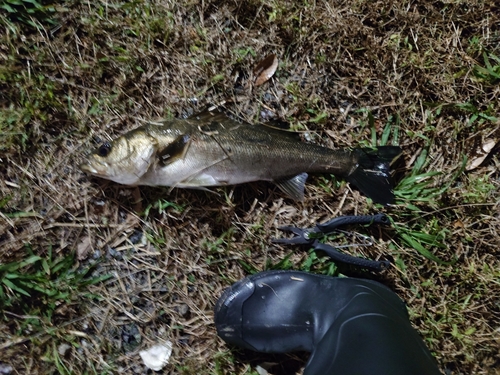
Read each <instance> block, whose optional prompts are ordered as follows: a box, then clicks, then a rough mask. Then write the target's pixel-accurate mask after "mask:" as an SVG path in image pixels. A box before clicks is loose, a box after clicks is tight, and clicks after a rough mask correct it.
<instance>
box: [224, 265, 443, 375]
mask: <svg viewBox="0 0 500 375" xmlns="http://www.w3.org/2000/svg"><path fill="white" fill-rule="evenodd" d="M215 325H216V327H217V333H218V335H219V336H220V337H221V338H222V339H223V340H224V341H226V342H227V343H228V344H231V345H236V346H239V347H242V348H246V349H251V350H254V351H258V352H266V353H287V352H292V351H299V350H300V351H308V352H311V356H310V358H309V360H308V362H307V364H306V366H305V369H304V375H330V374H340V375H350V374H352V375H364V374H366V375H379V374H380V375H390V374H395V375H396V374H397V375H412V374H414V375H434V374H440V372H439V370H438V368H437V364H436V362H435V360H434V358H433V357H432V355H431V354H430V352H429V350H428V349H427V347H426V346H425V344H424V342H423V341H422V339H421V338H420V336H419V335H418V333H417V331H416V330H415V329H413V328H412V326H411V325H410V321H409V319H408V312H407V310H406V306H405V304H404V303H403V301H402V300H401V299H400V298H399V297H398V296H397V295H396V294H395V293H394V292H392V291H391V290H390V289H388V288H387V287H385V286H384V285H382V284H380V283H378V282H375V281H371V280H364V279H356V278H339V277H329V276H321V275H314V274H310V273H305V272H298V271H266V272H261V273H258V274H255V275H253V276H250V277H247V278H245V279H243V280H241V281H239V282H237V283H235V284H234V285H233V286H231V287H230V288H228V289H227V290H226V291H225V292H224V294H223V295H222V296H221V298H220V299H219V301H218V302H217V304H216V306H215Z"/></svg>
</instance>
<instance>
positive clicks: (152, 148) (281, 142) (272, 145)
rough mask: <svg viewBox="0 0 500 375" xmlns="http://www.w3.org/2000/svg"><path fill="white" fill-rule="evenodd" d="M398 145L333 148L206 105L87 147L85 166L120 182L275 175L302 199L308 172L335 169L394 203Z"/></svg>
mask: <svg viewBox="0 0 500 375" xmlns="http://www.w3.org/2000/svg"><path fill="white" fill-rule="evenodd" d="M400 154H401V148H400V147H399V146H380V147H377V148H374V149H368V148H354V149H349V148H346V149H330V148H327V147H323V146H320V145H317V144H314V143H308V142H303V141H302V140H301V138H300V135H299V134H298V133H296V132H291V131H286V130H281V129H277V128H274V127H270V126H267V125H262V124H250V123H246V122H240V121H238V120H234V119H232V118H230V117H228V116H226V115H225V114H224V113H222V112H215V111H205V112H203V113H200V114H198V115H195V116H192V117H190V118H187V119H172V120H168V121H164V122H161V123H148V124H147V125H144V126H141V127H139V128H136V129H134V130H131V131H129V132H128V133H125V134H124V135H122V136H120V137H118V138H116V139H115V140H113V141H110V142H104V143H103V144H102V145H100V146H99V147H98V148H96V149H95V150H93V151H91V152H90V153H88V155H87V156H86V158H85V161H84V162H83V163H82V164H81V165H80V168H81V170H82V171H84V172H86V173H89V174H91V175H94V176H98V177H101V178H104V179H108V180H112V181H114V182H117V183H120V184H124V185H131V186H137V185H146V186H170V187H173V188H174V187H176V188H209V187H213V186H225V185H235V184H241V183H246V182H252V181H259V180H264V181H272V182H274V183H275V184H276V185H277V186H278V187H279V188H280V189H281V190H282V191H283V192H285V193H286V194H288V195H289V196H290V197H292V198H293V199H295V200H299V201H302V200H303V199H304V187H305V182H306V179H307V177H308V174H309V173H315V174H321V173H327V174H333V175H337V176H340V177H342V178H344V179H345V180H346V181H348V182H350V183H352V184H353V185H354V186H356V187H357V188H358V189H359V190H360V191H361V192H362V193H363V194H365V195H366V196H367V197H369V198H371V199H372V200H373V201H375V202H378V203H381V204H383V205H388V204H391V203H393V202H394V193H393V190H392V183H391V175H390V174H391V173H390V172H391V171H390V168H391V163H392V161H393V160H394V159H395V158H397V156H398V155H400Z"/></svg>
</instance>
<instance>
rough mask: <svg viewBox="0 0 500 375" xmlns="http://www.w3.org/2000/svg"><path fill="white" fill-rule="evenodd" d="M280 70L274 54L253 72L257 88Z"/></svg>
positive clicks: (259, 64)
mask: <svg viewBox="0 0 500 375" xmlns="http://www.w3.org/2000/svg"><path fill="white" fill-rule="evenodd" d="M277 68H278V58H277V57H276V55H275V54H274V53H273V54H271V55H269V56H267V57H266V58H265V59H264V60H262V61H261V62H260V63H258V64H257V66H256V67H255V69H254V70H253V74H254V76H255V81H254V84H255V86H260V85H262V84H263V83H264V82H267V81H268V80H269V78H271V77H272V76H273V75H274V73H275V72H276V69H277Z"/></svg>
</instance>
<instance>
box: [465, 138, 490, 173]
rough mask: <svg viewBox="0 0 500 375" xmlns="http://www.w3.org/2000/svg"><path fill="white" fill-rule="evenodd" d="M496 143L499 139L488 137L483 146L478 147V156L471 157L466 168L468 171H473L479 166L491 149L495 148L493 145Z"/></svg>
mask: <svg viewBox="0 0 500 375" xmlns="http://www.w3.org/2000/svg"><path fill="white" fill-rule="evenodd" d="M496 143H497V141H496V140H495V139H486V140H485V141H484V142H483V145H482V146H481V148H478V149H477V151H476V156H475V157H472V158H470V159H469V161H468V162H467V165H466V167H465V169H466V170H467V171H471V170H473V169H476V168H477V167H479V166H480V165H481V163H482V162H483V161H484V159H486V157H487V156H488V155H489V153H490V151H491V150H493V147H495V145H496Z"/></svg>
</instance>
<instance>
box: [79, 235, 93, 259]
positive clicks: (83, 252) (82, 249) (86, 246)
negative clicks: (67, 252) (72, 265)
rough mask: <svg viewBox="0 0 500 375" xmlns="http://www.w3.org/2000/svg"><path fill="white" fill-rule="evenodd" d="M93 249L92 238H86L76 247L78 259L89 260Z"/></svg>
mask: <svg viewBox="0 0 500 375" xmlns="http://www.w3.org/2000/svg"><path fill="white" fill-rule="evenodd" d="M91 248H92V245H91V243H90V237H89V236H87V237H85V238H84V239H83V240H82V241H81V242H80V243H79V244H78V246H77V247H76V257H77V259H78V260H84V259H87V255H88V253H89V250H90V249H91Z"/></svg>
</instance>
